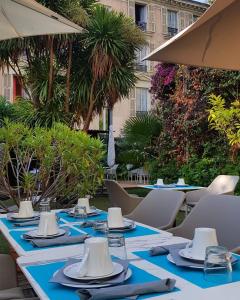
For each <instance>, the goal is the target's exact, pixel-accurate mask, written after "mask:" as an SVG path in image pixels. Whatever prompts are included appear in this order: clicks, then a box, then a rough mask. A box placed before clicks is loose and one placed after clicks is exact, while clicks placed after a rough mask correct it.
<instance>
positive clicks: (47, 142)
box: [0, 121, 104, 203]
mask: <svg viewBox="0 0 240 300" xmlns="http://www.w3.org/2000/svg"><path fill="white" fill-rule="evenodd" d="M0 142H1V164H0V183H1V184H0V186H1V190H0V192H1V194H5V195H7V196H9V197H11V198H12V199H14V200H15V201H16V203H19V201H20V200H21V199H23V198H27V199H33V197H35V196H40V199H39V200H41V199H44V198H50V199H57V200H59V201H62V200H66V199H72V198H75V197H82V196H85V195H86V194H94V192H95V191H96V188H97V187H98V186H99V185H100V184H101V182H102V179H103V169H102V166H101V163H100V162H101V160H102V157H103V155H104V151H103V148H102V143H101V142H100V141H99V140H97V139H93V138H90V137H89V136H88V135H87V134H85V133H83V132H76V131H72V130H71V129H69V128H68V127H67V126H65V125H63V124H60V123H56V124H55V125H54V126H53V127H52V128H51V129H45V128H42V127H35V128H30V127H28V126H26V125H25V124H23V123H11V122H8V121H7V122H6V124H5V126H4V127H2V128H0ZM33 166H35V167H37V168H38V169H39V172H38V173H37V174H32V173H30V169H31V168H32V167H33ZM11 174H12V178H11V177H10V176H11Z"/></svg>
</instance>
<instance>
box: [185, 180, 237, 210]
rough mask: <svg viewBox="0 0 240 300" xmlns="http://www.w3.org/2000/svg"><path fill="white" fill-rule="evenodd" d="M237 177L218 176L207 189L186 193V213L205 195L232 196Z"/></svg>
mask: <svg viewBox="0 0 240 300" xmlns="http://www.w3.org/2000/svg"><path fill="white" fill-rule="evenodd" d="M238 181H239V176H230V175H219V176H217V177H216V178H215V179H214V180H213V182H212V183H211V184H210V185H209V186H208V187H207V188H203V189H200V190H197V191H191V192H187V193H186V212H188V210H189V209H191V208H192V207H193V206H195V205H196V204H197V202H198V201H199V200H200V199H201V198H203V197H205V196H207V195H220V194H225V195H233V194H234V190H235V188H236V185H237V183H238Z"/></svg>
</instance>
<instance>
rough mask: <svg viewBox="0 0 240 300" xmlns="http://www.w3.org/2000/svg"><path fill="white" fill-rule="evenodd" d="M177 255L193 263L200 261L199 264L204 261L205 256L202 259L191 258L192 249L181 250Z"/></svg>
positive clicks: (198, 257) (197, 257)
mask: <svg viewBox="0 0 240 300" xmlns="http://www.w3.org/2000/svg"><path fill="white" fill-rule="evenodd" d="M179 255H180V256H181V257H183V258H186V259H190V260H195V261H200V262H204V260H205V256H204V257H201V256H193V255H192V248H185V249H181V250H180V251H179Z"/></svg>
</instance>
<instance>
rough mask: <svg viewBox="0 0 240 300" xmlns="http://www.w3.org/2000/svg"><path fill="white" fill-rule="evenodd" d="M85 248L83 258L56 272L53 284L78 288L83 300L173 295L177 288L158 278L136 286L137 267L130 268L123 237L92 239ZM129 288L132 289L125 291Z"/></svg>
mask: <svg viewBox="0 0 240 300" xmlns="http://www.w3.org/2000/svg"><path fill="white" fill-rule="evenodd" d="M84 248H85V250H84V255H83V257H82V259H77V258H70V259H69V260H68V261H67V262H66V263H65V265H64V266H63V267H62V268H60V269H58V270H57V271H56V272H54V274H53V276H52V277H51V279H50V281H49V283H52V284H59V285H62V286H67V287H69V288H74V291H76V292H77V294H78V295H79V296H80V299H90V298H91V297H93V296H94V299H95V297H96V299H117V298H119V299H120V298H124V297H127V296H128V297H130V296H138V295H141V294H151V293H160V292H170V291H172V290H173V289H174V287H175V280H173V279H166V280H157V278H156V280H155V281H150V282H147V283H144V284H141V285H140V284H133V283H132V282H131V281H130V280H131V278H133V277H135V276H136V274H135V270H136V267H134V266H131V267H130V266H129V260H127V254H126V248H125V241H124V237H123V236H109V237H108V238H105V237H92V238H89V239H87V240H86V241H85V243H84ZM112 250H115V251H112ZM113 255H114V256H113ZM153 279H154V277H153ZM128 285H129V288H130V289H124V288H123V287H125V286H126V287H127V286H128ZM120 287H121V288H120ZM82 297H85V298H82ZM98 297H99V298H98ZM111 297H112V298H111Z"/></svg>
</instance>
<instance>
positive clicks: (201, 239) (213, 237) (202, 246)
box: [186, 228, 218, 260]
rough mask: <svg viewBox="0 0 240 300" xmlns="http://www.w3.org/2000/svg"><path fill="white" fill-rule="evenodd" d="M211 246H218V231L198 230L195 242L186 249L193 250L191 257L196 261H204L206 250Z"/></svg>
mask: <svg viewBox="0 0 240 300" xmlns="http://www.w3.org/2000/svg"><path fill="white" fill-rule="evenodd" d="M209 246H218V241H217V234H216V229H214V228H196V229H195V232H194V237H193V240H192V242H190V243H189V244H188V245H187V247H186V248H190V249H191V255H192V257H193V258H194V259H199V260H204V259H205V254H206V248H207V247H209Z"/></svg>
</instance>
